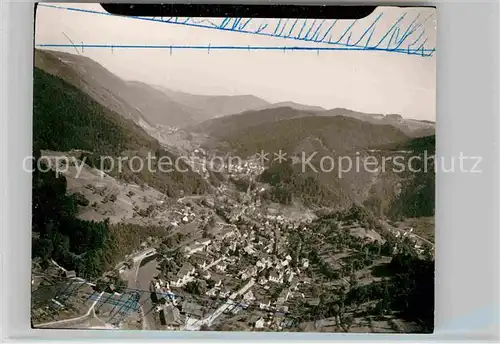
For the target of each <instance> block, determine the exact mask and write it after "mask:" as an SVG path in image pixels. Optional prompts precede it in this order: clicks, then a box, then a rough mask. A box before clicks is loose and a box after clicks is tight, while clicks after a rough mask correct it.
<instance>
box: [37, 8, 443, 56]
mask: <svg viewBox="0 0 500 344" xmlns="http://www.w3.org/2000/svg"><path fill="white" fill-rule="evenodd" d="M40 6H44V7H50V8H55V9H60V10H67V11H76V12H83V13H89V14H97V15H106V16H116V15H113V14H110V13H107V12H101V11H93V10H86V9H81V8H73V7H66V6H58V5H49V4H40ZM433 15H434V14H431V15H430V16H428V17H427V18H425V19H424V20H420V21H419V19H420V14H417V15H416V16H415V18H413V20H412V21H411V22H410V23H409V24H403V20H404V19H405V18H406V17H407V16H408V13H404V14H402V15H401V16H400V17H399V18H398V19H397V20H396V21H395V22H394V23H393V24H392V26H391V27H390V28H389V29H387V28H385V29H383V30H382V29H378V27H377V24H378V22H379V20H380V18H381V17H382V16H383V13H381V14H379V15H378V16H377V17H376V18H375V19H374V20H373V21H372V22H371V23H370V25H368V26H367V28H366V29H365V30H364V31H362V32H361V33H359V34H355V33H354V32H353V28H354V27H357V25H359V24H358V23H359V21H358V20H354V21H353V22H352V23H351V24H350V25H349V26H348V27H347V29H345V30H341V31H340V32H336V33H334V32H333V31H334V28H335V26H336V24H337V22H338V21H337V20H322V21H321V22H320V23H318V20H308V19H302V20H299V19H291V20H290V19H279V20H275V19H272V20H270V19H263V18H210V19H206V18H193V17H187V18H186V17H183V18H180V17H170V18H164V17H161V18H157V17H127V18H130V19H133V20H143V21H150V22H157V23H163V24H170V25H182V26H188V27H196V28H201V29H211V30H220V31H226V32H236V33H242V34H252V35H259V36H267V37H273V38H279V39H284V40H295V41H302V42H308V43H311V42H312V43H317V44H318V46H317V47H310V46H300V45H294V46H287V45H281V46H278V45H276V46H248V45H247V46H244V47H243V46H241V47H239V46H224V45H212V46H211V47H210V50H216V49H218V50H229V49H234V50H240V49H245V50H289V51H297V50H313V51H318V52H319V51H320V50H321V51H339V50H353V51H361V50H369V51H385V52H392V53H401V54H408V55H417V56H422V57H430V56H432V55H433V53H434V52H435V51H436V48H435V46H429V43H428V38H427V37H425V36H426V35H425V29H424V24H425V23H426V22H427V20H428V19H429V18H430V17H432V16H433ZM374 36H375V37H380V39H375V40H374V42H373V43H372V38H374ZM37 46H39V47H66V46H70V45H65V44H38V45H37ZM110 46H111V45H108V44H87V45H84V44H82V48H83V47H85V48H108V47H110ZM113 47H114V48H136V49H141V48H144V49H146V48H147V49H160V48H165V49H170V51H172V49H207V46H206V45H142V46H141V45H117V44H114V45H113ZM203 47H204V48H203Z"/></svg>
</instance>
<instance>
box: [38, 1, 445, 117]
mask: <svg viewBox="0 0 500 344" xmlns="http://www.w3.org/2000/svg"><path fill="white" fill-rule="evenodd" d="M48 5H49V4H48ZM51 5H57V6H59V8H53V7H46V6H43V4H42V6H39V8H38V10H37V20H36V35H35V45H38V44H73V43H74V44H75V45H76V47H73V46H68V47H48V48H46V49H54V50H61V51H66V52H70V53H75V54H76V53H78V54H82V55H84V56H87V57H89V58H91V59H93V60H95V61H97V62H98V63H100V64H102V65H103V66H104V67H105V68H107V69H108V70H110V71H111V72H113V73H115V74H116V75H118V76H120V77H121V78H123V79H126V80H138V81H143V82H146V83H149V84H153V85H161V86H164V87H167V88H170V89H172V90H179V91H183V92H188V93H194V94H209V95H243V94H244V95H248V94H251V95H254V96H257V97H260V98H262V99H265V100H267V101H269V102H282V101H293V102H297V103H302V104H307V105H318V106H322V107H324V108H326V109H331V108H348V109H352V110H356V111H362V112H367V113H379V114H400V115H402V116H403V117H407V118H415V119H425V120H432V121H434V120H435V118H436V54H437V52H434V53H433V54H432V56H431V57H423V56H421V55H409V54H405V53H397V52H387V51H373V50H371V51H368V50H356V51H339V50H335V51H331V50H329V51H325V50H320V51H316V50H312V51H304V50H295V51H282V50H238V51H235V50H217V49H210V50H209V49H208V48H207V49H199V50H193V49H173V50H170V49H139V48H133V49H130V48H128V49H124V48H119V47H114V48H111V46H109V47H100V48H92V47H85V45H93V44H98V45H102V44H104V45H134V46H135V45H183V46H208V45H210V46H212V47H214V46H243V47H247V46H251V47H254V46H259V47H271V46H274V47H283V46H288V47H290V46H302V47H332V45H331V44H328V45H327V44H325V43H313V42H304V41H297V40H291V39H286V38H283V37H269V36H262V35H254V34H245V33H241V32H234V31H228V30H224V31H223V30H217V29H207V28H200V27H195V26H187V25H179V24H174V23H165V22H155V21H151V20H138V19H133V18H124V17H117V16H109V15H100V14H95V13H88V12H81V11H70V10H67V8H68V7H70V8H78V9H84V10H88V11H99V12H104V10H103V9H102V7H100V5H98V4H82V3H80V4H77V3H71V4H55V3H53V4H51ZM65 8H66V9H65ZM434 11H435V10H434V9H429V8H414V9H408V8H404V9H401V8H388V7H383V8H381V7H379V8H377V9H376V10H375V12H373V13H372V14H371V15H370V16H368V17H366V18H364V19H361V20H359V21H357V22H356V23H355V25H353V21H348V20H346V21H344V20H342V21H339V22H338V23H336V25H335V26H334V27H333V28H332V29H331V30H330V31H329V32H328V33H329V35H330V36H332V37H334V38H335V37H337V38H340V37H342V34H343V32H345V30H346V29H347V28H348V27H350V26H351V25H352V29H351V30H350V31H349V32H350V34H351V35H352V37H351V38H352V40H351V41H350V42H353V41H354V40H355V38H356V37H358V38H363V37H364V38H363V39H364V40H362V42H365V41H367V39H368V36H369V35H368V34H365V35H364V36H363V33H364V32H366V30H367V29H368V28H370V25H371V24H372V23H373V22H374V21H375V19H376V18H377V17H378V16H380V15H381V14H382V16H381V17H380V18H379V19H378V20H377V21H376V25H374V26H372V30H373V38H372V40H371V42H377V39H381V38H383V37H384V34H385V33H386V32H387V31H388V30H389V29H390V28H391V27H392V25H393V24H394V23H395V22H397V21H398V19H399V18H401V16H402V15H403V14H404V13H406V15H405V16H404V18H403V19H401V20H400V21H399V24H400V25H401V30H400V37H401V35H404V34H405V30H406V28H407V27H409V26H410V25H411V24H412V23H414V25H417V24H418V28H419V29H418V30H415V32H412V33H411V34H410V35H409V36H408V37H407V39H406V40H405V41H404V42H403V44H402V45H401V48H405V47H406V46H408V44H409V43H411V42H414V41H418V42H419V43H417V44H416V45H420V42H425V47H426V48H435V47H436V20H435V18H436V15H435V12H434ZM214 21H219V22H220V21H221V19H220V18H218V19H214ZM309 21H310V22H311V23H312V19H311V20H309ZM309 21H308V23H309ZM260 23H264V21H262V20H261V21H259V19H257V20H254V21H253V22H251V23H250V24H249V25H248V27H246V28H245V30H246V31H250V30H252V29H253V30H256V29H258V28H259V26H260ZM265 23H267V25H269V28H271V27H273V25H274V26H276V25H277V24H278V20H277V19H272V20H265ZM327 24H328V22H327ZM252 25H253V28H252ZM255 25H257V26H255ZM318 27H320V22H319V21H318V22H317V24H316V26H313V28H318ZM327 27H328V26H326V25H325V26H322V27H321V28H320V29H318V30H321V31H318V32H325V33H326V32H327V31H326V28H327ZM269 28H268V29H267V30H264V31H263V32H271V33H272V32H273V31H269V30H270V29H269ZM288 28H290V29H291V30H295V31H294V32H297V33H298V31H299V25H297V26H296V27H293V28H292V21H290V25H289V26H287V27H286V30H287V31H288ZM311 32H312V31H311ZM370 32H372V31H370ZM408 32H409V31H406V33H408ZM347 36H348V35H344V37H343V38H342V40H341V42H347V39H350V38H348V37H347ZM317 37H319V36H317ZM326 37H328V36H326ZM388 38H389V39H390V37H388ZM367 42H368V41H367ZM82 43H83V44H84V47H83V48H82V47H79V46H78V45H80V44H82ZM384 44H385V43H384ZM393 46H394V45H392V47H393ZM413 47H415V45H413ZM436 50H437V49H436Z"/></svg>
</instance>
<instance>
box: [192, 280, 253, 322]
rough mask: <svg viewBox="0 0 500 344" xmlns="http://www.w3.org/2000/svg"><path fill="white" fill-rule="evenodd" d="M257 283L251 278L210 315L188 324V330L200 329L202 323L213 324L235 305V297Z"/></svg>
mask: <svg viewBox="0 0 500 344" xmlns="http://www.w3.org/2000/svg"><path fill="white" fill-rule="evenodd" d="M254 284H255V279H253V278H252V279H250V281H248V283H247V284H245V285H244V286H243V287H241V288H240V289H239V290H238V291H237V292H235V293H233V294H231V296H229V298H228V299H227V301H226V302H225V303H224V304H223V305H221V306H220V307H219V308H217V309H216V310H215V311H214V312H213V313H212V314H211V315H209V316H208V317H206V318H204V319H201V320H199V321H196V322H194V323H191V324H186V330H188V331H198V330H200V328H201V326H202V325H207V326H212V324H213V322H214V321H215V320H216V319H217V318H218V317H219V316H220V315H221V314H223V313H224V312H225V311H226V310H227V309H229V308H230V307H234V305H235V304H236V302H235V301H234V299H235V298H236V297H237V296H238V295H241V294H244V293H246V292H247V291H248V290H249V289H250V288H251V287H252V286H253V285H254Z"/></svg>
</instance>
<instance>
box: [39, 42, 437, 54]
mask: <svg viewBox="0 0 500 344" xmlns="http://www.w3.org/2000/svg"><path fill="white" fill-rule="evenodd" d="M35 46H36V47H37V48H73V45H71V44H36V45H35ZM78 46H79V47H80V46H81V47H84V48H105V49H111V47H113V48H114V49H170V50H172V49H193V50H269V51H273V50H285V51H317V50H320V51H351V50H352V51H360V50H378V51H380V50H383V51H390V52H395V53H403V54H408V55H422V52H424V56H430V55H431V54H432V53H433V52H435V49H422V48H423V46H420V47H419V49H412V50H410V51H408V49H407V48H400V49H374V48H370V47H368V48H366V47H355V46H351V47H303V46H248V45H245V46H234V45H210V44H209V45H126V44H83V45H80V44H79V45H78Z"/></svg>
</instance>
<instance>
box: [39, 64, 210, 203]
mask: <svg viewBox="0 0 500 344" xmlns="http://www.w3.org/2000/svg"><path fill="white" fill-rule="evenodd" d="M33 98H34V114H33V142H34V143H33V146H34V149H35V150H54V151H62V152H66V151H70V150H72V149H79V150H83V151H86V152H88V153H84V154H83V155H82V156H81V157H80V159H85V160H84V161H85V162H86V163H88V164H90V165H92V166H95V167H99V166H100V164H101V160H100V159H101V157H102V156H111V157H119V156H120V157H133V156H139V157H142V158H143V161H145V159H146V158H147V154H148V152H150V153H151V156H154V157H155V158H156V159H152V160H151V161H152V171H156V172H151V171H149V170H148V169H147V168H143V169H141V170H140V171H138V172H133V171H132V170H131V169H130V168H129V165H128V164H127V163H126V164H124V165H123V169H122V171H121V173H120V171H119V169H118V164H116V166H115V169H114V170H113V171H112V172H110V174H111V175H112V176H114V177H119V178H121V179H123V180H125V181H128V182H134V183H137V184H142V183H147V184H149V185H151V186H153V187H155V188H157V189H158V190H160V191H162V192H164V193H166V194H167V195H169V196H178V195H179V194H180V191H181V190H183V191H184V192H185V193H186V194H199V193H203V192H205V191H207V189H208V185H207V183H206V182H205V181H204V180H203V179H202V178H201V177H200V175H198V174H197V173H195V172H193V171H191V170H190V169H188V171H187V172H179V171H176V170H173V171H172V172H169V171H164V172H162V171H160V170H159V169H158V161H159V159H160V158H161V157H168V159H169V160H168V159H167V158H165V160H163V161H172V162H173V163H174V162H175V161H176V159H177V157H176V156H175V155H174V154H172V153H170V152H168V151H166V150H165V149H163V148H162V147H161V146H160V144H159V143H158V142H157V141H156V140H154V139H153V138H151V137H150V136H149V135H148V134H147V133H146V132H145V131H144V130H143V129H142V128H140V127H138V126H137V125H136V124H135V123H133V122H132V121H131V120H129V119H125V118H123V117H121V116H120V115H118V114H116V113H114V112H112V111H111V110H109V109H107V108H105V107H103V106H102V105H100V104H98V103H97V102H95V101H94V100H92V98H90V97H89V96H87V95H86V94H84V93H83V92H81V91H80V90H78V89H77V88H76V87H73V86H71V85H70V84H67V83H66V82H64V81H63V80H61V79H59V78H57V77H55V76H52V75H50V74H47V73H45V72H43V71H42V70H40V69H38V68H35V71H34V93H33ZM171 167H173V166H171ZM179 167H180V168H182V169H186V168H188V166H187V165H186V163H185V162H183V161H182V160H179Z"/></svg>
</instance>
